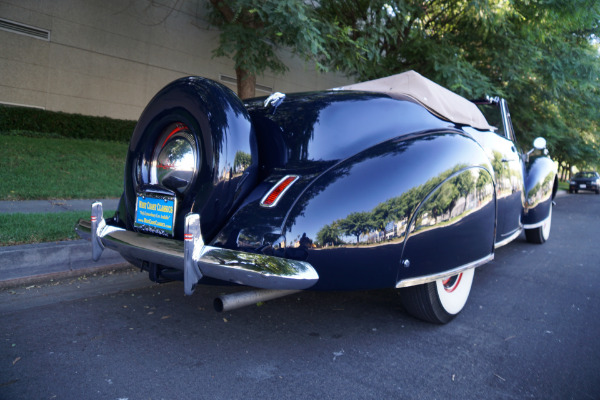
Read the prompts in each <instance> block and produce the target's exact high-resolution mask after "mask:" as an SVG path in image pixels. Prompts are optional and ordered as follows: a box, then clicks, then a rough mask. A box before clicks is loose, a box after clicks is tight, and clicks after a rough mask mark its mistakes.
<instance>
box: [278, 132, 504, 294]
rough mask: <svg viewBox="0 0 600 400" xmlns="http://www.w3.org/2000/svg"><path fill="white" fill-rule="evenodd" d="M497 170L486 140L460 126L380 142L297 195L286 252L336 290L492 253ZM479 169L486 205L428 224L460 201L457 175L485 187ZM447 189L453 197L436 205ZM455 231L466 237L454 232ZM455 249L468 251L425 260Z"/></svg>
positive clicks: (379, 284)
mask: <svg viewBox="0 0 600 400" xmlns="http://www.w3.org/2000/svg"><path fill="white" fill-rule="evenodd" d="M491 170H492V167H491V165H490V163H489V160H488V159H487V157H486V156H485V154H484V152H483V150H482V149H481V147H480V146H479V144H478V143H477V142H476V141H474V140H473V139H472V138H471V137H469V136H466V135H464V134H463V133H461V132H458V131H446V132H435V133H431V132H428V133H423V134H417V135H412V136H410V137H403V138H402V139H401V140H391V141H386V142H384V143H381V144H379V145H376V146H374V147H372V148H370V149H367V150H365V151H363V152H361V153H359V154H357V155H355V156H353V157H351V158H349V159H347V160H344V161H342V162H340V163H338V164H336V165H335V166H334V167H332V168H330V169H329V170H328V171H326V172H325V173H323V174H321V175H320V176H319V177H318V178H317V179H315V180H314V181H313V182H312V183H311V185H310V186H309V187H307V188H306V189H305V190H304V192H303V193H302V194H301V196H299V197H298V199H297V200H296V203H295V204H294V205H293V207H292V208H291V209H290V211H289V213H288V215H287V218H286V221H285V224H284V234H285V238H286V246H287V247H286V257H289V258H299V259H302V260H305V261H308V262H309V263H310V264H311V265H313V266H314V267H315V268H316V269H317V271H318V274H319V277H320V279H319V282H318V283H317V285H316V286H315V287H314V288H315V289H323V290H327V289H330V288H336V289H370V288H383V287H395V286H396V283H397V280H398V279H399V276H400V278H401V279H403V278H404V277H416V276H420V275H423V274H424V273H433V272H435V271H440V270H443V269H451V268H452V267H453V266H454V265H456V263H459V262H462V260H474V259H475V258H476V257H479V256H480V253H481V254H483V253H485V254H487V255H489V254H490V253H491V252H492V249H493V235H494V227H495V202H494V197H493V192H494V189H493V180H492V177H491V174H490V172H489V171H491ZM480 176H481V180H480V181H479V185H480V186H479V189H480V193H481V194H482V197H481V199H479V200H480V201H479V202H475V203H477V205H471V204H469V205H468V206H467V207H466V211H465V210H462V212H461V213H460V217H459V216H457V215H452V217H451V218H450V220H443V218H438V221H439V223H435V224H429V225H427V217H428V215H426V213H427V212H428V211H433V212H435V213H436V216H441V215H442V214H444V213H451V212H453V210H455V209H457V208H456V207H459V205H457V202H458V201H459V197H458V196H457V195H456V194H454V191H455V188H456V187H457V185H458V182H461V181H468V182H470V183H471V184H472V186H473V187H476V185H477V182H478V181H477V179H478V178H479V177H480ZM467 178H468V179H467ZM473 190H474V189H473ZM447 192H450V197H449V198H448V199H446V197H445V196H446V194H447ZM459 193H462V192H460V191H459ZM469 193H471V192H469ZM469 193H467V194H466V195H468V194H469ZM484 194H485V196H484ZM466 195H465V196H466ZM463 197H464V196H463ZM441 198H443V199H445V200H447V201H448V204H446V205H445V206H444V207H442V208H440V209H437V208H435V207H434V206H436V205H437V204H438V202H439V201H440V199H441ZM469 201H472V202H473V201H474V199H472V198H469ZM475 203H473V204H475ZM434 208H435V209H434ZM464 208H465V206H464V205H463V209H464ZM465 213H466V214H465ZM473 214H475V215H473ZM448 215H450V214H448ZM463 215H464V217H462V216H463ZM432 216H433V215H432ZM425 225H427V228H425ZM463 228H466V230H465V231H464V233H463V231H462V229H463ZM411 231H412V232H411ZM455 231H460V232H461V233H460V234H459V236H460V237H461V238H462V239H460V240H459V239H453V238H448V237H447V235H452V234H454V232H455ZM427 232H429V234H428V233H427ZM432 232H435V235H433V234H432ZM405 247H406V250H405ZM470 247H473V248H476V249H477V250H476V251H471V250H470ZM436 252H441V253H440V254H441V255H440V257H437V256H436V255H435V254H434V253H436ZM403 253H406V254H407V257H408V255H410V257H411V258H412V259H413V261H414V262H411V267H410V268H405V267H400V265H401V262H402V260H403ZM455 253H462V254H463V256H462V257H454V259H456V262H453V263H447V262H444V263H441V264H434V263H426V260H427V259H428V258H429V257H432V259H433V260H436V261H437V260H439V259H446V258H448V257H450V255H454V254H455ZM443 255H445V257H444V256H443ZM400 271H401V272H402V273H401V274H400Z"/></svg>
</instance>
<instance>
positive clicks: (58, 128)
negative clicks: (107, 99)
mask: <svg viewBox="0 0 600 400" xmlns="http://www.w3.org/2000/svg"><path fill="white" fill-rule="evenodd" d="M135 124H136V121H128V120H122V119H112V118H108V117H91V116H86V115H81V114H67V113H63V112H56V111H46V110H40V109H36V108H26V107H13V106H0V132H6V133H10V132H19V133H22V134H23V135H24V136H27V132H35V133H38V134H39V133H42V134H46V135H49V136H54V137H65V138H73V139H93V140H108V141H117V142H125V143H127V142H129V139H130V138H131V133H132V132H133V129H134V128H135Z"/></svg>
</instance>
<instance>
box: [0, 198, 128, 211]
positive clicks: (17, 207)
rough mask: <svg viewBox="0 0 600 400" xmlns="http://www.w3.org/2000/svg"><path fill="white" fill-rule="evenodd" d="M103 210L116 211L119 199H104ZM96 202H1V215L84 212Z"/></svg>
mask: <svg viewBox="0 0 600 400" xmlns="http://www.w3.org/2000/svg"><path fill="white" fill-rule="evenodd" d="M100 201H101V202H102V206H103V207H102V208H103V209H105V210H116V209H117V207H118V205H119V199H104V200H100ZM93 202H94V200H25V201H6V200H3V201H0V214H14V213H27V214H30V213H57V212H63V211H83V210H90V212H91V209H92V203H93Z"/></svg>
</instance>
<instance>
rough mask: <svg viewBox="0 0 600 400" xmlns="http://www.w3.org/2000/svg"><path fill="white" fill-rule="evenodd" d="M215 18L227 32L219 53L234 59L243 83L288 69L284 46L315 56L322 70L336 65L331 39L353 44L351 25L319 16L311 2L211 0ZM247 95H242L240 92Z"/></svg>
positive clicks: (304, 55) (211, 13) (211, 14)
mask: <svg viewBox="0 0 600 400" xmlns="http://www.w3.org/2000/svg"><path fill="white" fill-rule="evenodd" d="M209 17H210V21H211V23H212V24H213V25H215V26H218V27H219V28H220V30H221V34H220V36H219V46H218V47H217V48H216V49H215V50H214V51H213V57H230V58H231V59H233V61H234V62H235V69H236V74H237V78H238V81H240V80H241V79H247V78H248V77H256V76H259V75H262V74H263V73H264V72H265V71H267V70H268V71H271V72H274V73H278V74H281V73H284V72H286V71H287V69H288V68H287V66H286V65H285V64H284V63H283V62H282V61H281V59H280V58H279V56H278V54H277V50H278V49H279V48H282V47H283V48H286V49H288V50H291V51H292V52H294V53H295V54H296V55H298V56H300V57H302V58H304V59H307V60H312V61H313V62H314V63H315V66H316V68H317V69H318V70H322V71H325V70H327V69H328V65H329V64H330V60H331V55H330V50H329V49H327V48H326V47H325V43H326V42H327V41H328V40H329V41H335V42H340V43H346V44H347V45H350V46H352V41H351V40H350V39H349V38H348V35H347V33H348V32H349V31H348V30H347V29H341V28H340V27H339V25H338V24H337V22H336V21H335V20H322V19H319V18H318V15H317V13H316V8H315V7H314V5H313V4H312V3H311V2H305V1H297V0H231V1H223V0H210V6H209ZM238 95H240V96H241V97H242V98H244V97H245V96H243V94H242V93H238Z"/></svg>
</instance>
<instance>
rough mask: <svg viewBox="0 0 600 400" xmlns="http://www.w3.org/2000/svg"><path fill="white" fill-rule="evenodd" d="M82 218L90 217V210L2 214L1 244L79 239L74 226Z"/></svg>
mask: <svg viewBox="0 0 600 400" xmlns="http://www.w3.org/2000/svg"><path fill="white" fill-rule="evenodd" d="M112 214H114V211H106V212H105V215H112ZM80 218H87V219H89V218H90V211H65V212H60V213H31V214H23V213H16V214H0V226H1V227H2V229H0V246H14V245H17V244H29V243H42V242H53V241H59V240H73V239H78V238H79V236H77V234H76V233H75V229H74V227H75V223H76V222H77V221H78V220H79V219H80Z"/></svg>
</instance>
